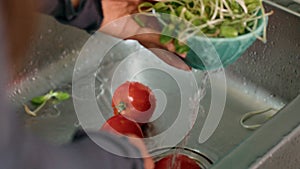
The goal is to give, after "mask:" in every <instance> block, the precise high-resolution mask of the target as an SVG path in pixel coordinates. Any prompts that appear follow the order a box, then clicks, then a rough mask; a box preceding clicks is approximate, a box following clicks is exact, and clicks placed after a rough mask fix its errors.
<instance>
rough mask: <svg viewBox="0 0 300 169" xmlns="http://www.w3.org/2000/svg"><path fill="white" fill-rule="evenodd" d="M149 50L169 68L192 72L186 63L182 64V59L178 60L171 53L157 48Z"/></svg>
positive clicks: (177, 57)
mask: <svg viewBox="0 0 300 169" xmlns="http://www.w3.org/2000/svg"><path fill="white" fill-rule="evenodd" d="M149 50H150V51H152V52H153V53H154V54H155V55H156V56H157V57H158V58H160V59H161V60H163V61H164V62H165V63H167V64H168V65H170V66H173V67H176V68H177V69H181V70H184V71H191V70H192V69H191V67H189V66H188V65H187V64H186V63H184V61H183V60H182V59H180V58H179V56H177V55H176V54H174V53H172V52H169V51H167V50H163V49H159V48H150V49H149Z"/></svg>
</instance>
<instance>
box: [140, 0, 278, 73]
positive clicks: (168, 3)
mask: <svg viewBox="0 0 300 169" xmlns="http://www.w3.org/2000/svg"><path fill="white" fill-rule="evenodd" d="M139 12H140V13H144V14H147V15H149V14H150V12H151V14H150V15H153V16H155V17H157V19H158V20H159V22H160V24H161V27H162V28H161V36H160V42H161V43H162V44H169V43H173V44H174V47H175V51H176V53H178V54H182V55H185V56H186V57H185V58H184V61H185V62H186V63H187V64H188V65H189V66H191V67H193V68H197V69H201V70H208V69H216V68H219V67H222V66H227V65H229V64H231V63H233V62H234V61H235V60H236V59H237V58H238V57H240V56H241V54H242V53H243V52H244V51H245V50H246V49H247V48H248V47H249V46H251V44H252V43H253V42H254V41H255V40H256V39H259V40H261V41H263V42H265V41H266V26H267V20H268V18H267V16H268V15H270V14H271V13H272V12H269V13H265V10H264V7H263V4H262V0H165V1H160V2H155V3H150V2H144V3H142V4H140V5H139ZM214 55H216V56H218V58H215V57H212V56H214ZM217 60H218V61H217Z"/></svg>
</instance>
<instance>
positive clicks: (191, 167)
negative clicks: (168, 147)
mask: <svg viewBox="0 0 300 169" xmlns="http://www.w3.org/2000/svg"><path fill="white" fill-rule="evenodd" d="M173 157H174V155H169V156H167V157H165V158H163V159H161V160H159V161H157V162H156V163H155V168H154V169H169V168H171V169H201V167H200V166H199V165H198V164H197V163H196V161H194V160H193V159H191V158H189V157H188V156H186V155H183V154H177V155H176V157H174V159H173ZM172 162H173V164H172Z"/></svg>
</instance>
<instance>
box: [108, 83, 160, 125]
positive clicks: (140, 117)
mask: <svg viewBox="0 0 300 169" xmlns="http://www.w3.org/2000/svg"><path fill="white" fill-rule="evenodd" d="M155 106H156V99H155V96H154V94H153V93H152V91H151V90H150V88H149V87H147V86H145V85H143V84H141V83H139V82H128V81H127V82H125V83H123V84H122V85H121V86H119V87H118V88H117V89H116V91H115V92H114V95H113V98H112V107H113V109H114V114H122V115H124V116H126V117H127V118H129V119H131V120H133V121H135V122H137V123H147V122H148V121H149V119H150V118H151V116H152V114H153V112H154V110H155Z"/></svg>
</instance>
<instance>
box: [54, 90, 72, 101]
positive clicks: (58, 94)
mask: <svg viewBox="0 0 300 169" xmlns="http://www.w3.org/2000/svg"><path fill="white" fill-rule="evenodd" d="M53 97H55V98H56V99H57V100H58V101H64V100H67V99H69V98H70V95H69V93H66V92H54V93H53Z"/></svg>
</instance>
